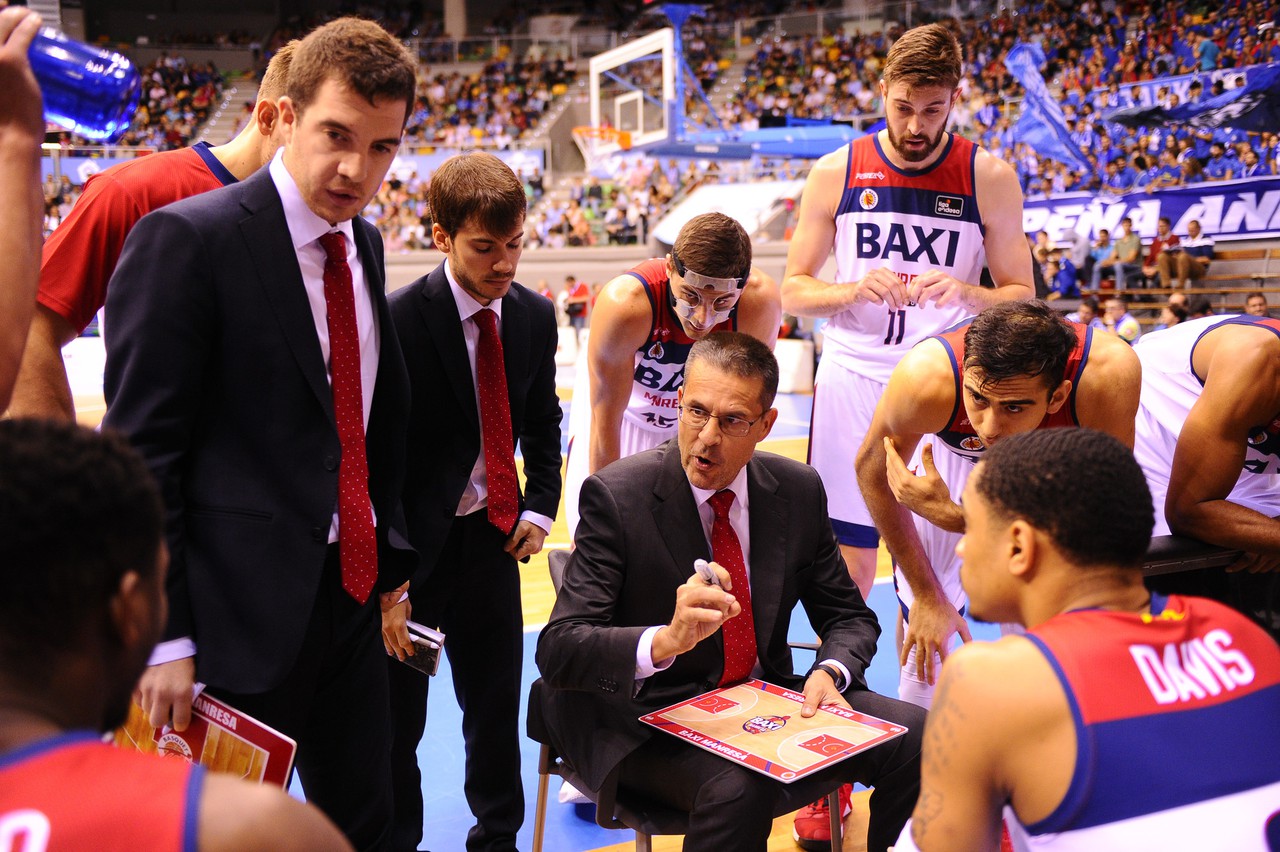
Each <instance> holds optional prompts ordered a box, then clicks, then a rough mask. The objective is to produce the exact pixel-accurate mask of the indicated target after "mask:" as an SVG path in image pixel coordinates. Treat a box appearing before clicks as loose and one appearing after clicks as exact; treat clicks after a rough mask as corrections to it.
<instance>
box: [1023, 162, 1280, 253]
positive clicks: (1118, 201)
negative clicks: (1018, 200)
mask: <svg viewBox="0 0 1280 852" xmlns="http://www.w3.org/2000/svg"><path fill="white" fill-rule="evenodd" d="M1126 216H1128V217H1130V218H1131V219H1133V229H1134V231H1135V232H1136V233H1137V234H1139V235H1140V236H1141V237H1142V238H1143V239H1151V238H1152V237H1154V236H1155V233H1156V222H1157V220H1158V219H1159V218H1160V217H1161V216H1168V217H1169V219H1170V221H1171V222H1172V223H1173V232H1174V233H1175V234H1185V233H1187V222H1189V221H1191V220H1192V219H1196V220H1199V222H1200V227H1201V229H1203V231H1204V233H1205V234H1206V235H1207V236H1210V237H1213V238H1214V239H1215V240H1251V239H1260V238H1269V237H1280V177H1265V178H1248V179H1244V180H1228V181H1215V182H1213V183H1197V184H1193V185H1191V186H1177V187H1170V188H1168V189H1157V190H1154V191H1153V192H1146V191H1144V190H1139V191H1137V192H1129V193H1125V194H1123V195H1093V194H1092V193H1088V192H1070V193H1063V194H1061V195H1058V196H1056V197H1054V198H1050V199H1041V200H1034V201H1027V202H1025V203H1024V205H1023V210H1022V229H1023V230H1024V231H1026V232H1027V233H1028V234H1034V233H1035V232H1037V231H1047V232H1048V233H1049V237H1050V239H1052V240H1055V241H1057V240H1060V239H1061V238H1062V232H1063V231H1065V230H1067V229H1068V228H1070V229H1072V230H1074V231H1076V233H1079V234H1088V235H1089V237H1090V238H1093V237H1096V236H1097V235H1098V231H1099V230H1100V229H1103V228H1105V229H1106V230H1108V231H1110V232H1112V233H1115V230H1116V227H1117V226H1118V225H1119V224H1120V220H1121V219H1123V218H1124V217H1126Z"/></svg>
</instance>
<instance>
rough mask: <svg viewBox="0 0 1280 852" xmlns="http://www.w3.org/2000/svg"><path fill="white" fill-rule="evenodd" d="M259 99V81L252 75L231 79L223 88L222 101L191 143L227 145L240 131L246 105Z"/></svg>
mask: <svg viewBox="0 0 1280 852" xmlns="http://www.w3.org/2000/svg"><path fill="white" fill-rule="evenodd" d="M257 100H258V81H257V80H254V79H253V78H252V77H243V78H241V79H239V80H230V81H228V82H227V85H226V86H225V87H224V88H223V89H222V101H221V102H220V103H219V104H218V106H217V108H216V109H214V111H213V114H212V115H210V116H209V120H208V121H206V122H205V123H204V126H203V127H201V128H200V130H199V132H197V133H196V136H195V138H194V139H193V140H191V144H193V145H194V144H195V143H197V142H208V143H209V144H210V145H225V144H226V143H228V142H230V141H231V140H232V139H234V138H235V135H236V132H237V131H239V129H240V128H239V126H238V123H239V121H240V118H241V116H243V115H244V105H245V104H246V103H255V102H256V101H257Z"/></svg>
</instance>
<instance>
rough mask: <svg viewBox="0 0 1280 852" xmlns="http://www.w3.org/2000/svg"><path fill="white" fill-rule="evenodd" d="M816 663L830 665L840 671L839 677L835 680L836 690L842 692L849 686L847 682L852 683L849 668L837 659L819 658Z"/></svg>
mask: <svg viewBox="0 0 1280 852" xmlns="http://www.w3.org/2000/svg"><path fill="white" fill-rule="evenodd" d="M818 665H820V666H831V668H833V669H835V670H836V671H838V672H840V677H839V679H837V680H836V689H837V690H838V691H840V692H844V691H845V690H846V689H848V688H849V684H851V683H853V677H852V676H851V675H850V674H849V670H848V669H847V668H845V665H844V663H842V662H840V661H839V660H819V661H818Z"/></svg>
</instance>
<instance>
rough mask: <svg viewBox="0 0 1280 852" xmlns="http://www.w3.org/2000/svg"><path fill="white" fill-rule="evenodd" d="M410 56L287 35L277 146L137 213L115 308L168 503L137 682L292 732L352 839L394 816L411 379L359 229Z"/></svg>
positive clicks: (125, 393) (319, 795)
mask: <svg viewBox="0 0 1280 852" xmlns="http://www.w3.org/2000/svg"><path fill="white" fill-rule="evenodd" d="M415 69H416V62H415V60H414V57H413V55H412V54H411V53H409V51H408V50H406V49H405V47H404V45H402V44H401V43H400V42H399V41H397V40H396V39H394V38H392V37H391V36H390V35H388V34H387V33H386V31H385V30H383V29H382V28H381V27H379V26H378V25H376V24H373V23H371V22H368V21H361V20H357V19H354V18H344V19H339V20H337V21H334V22H331V23H329V24H327V25H325V26H324V27H321V28H320V29H318V30H316V31H314V32H313V33H311V34H310V35H308V36H307V37H306V38H305V39H304V40H303V41H302V42H301V43H300V44H299V45H298V48H297V52H296V55H295V57H294V64H293V66H292V68H291V69H290V70H291V73H290V78H289V83H288V88H287V96H286V97H284V98H281V100H280V102H279V108H280V121H281V122H282V123H283V128H284V133H285V147H284V148H283V149H282V151H281V152H280V153H279V154H277V156H276V157H275V159H274V160H272V162H271V164H270V166H269V167H268V168H266V169H262V170H260V171H258V172H257V173H256V174H255V175H253V176H252V177H251V178H249V179H248V180H245V181H243V182H241V183H238V184H234V185H232V186H228V187H225V188H223V189H219V190H214V191H213V192H210V193H206V194H203V195H199V196H196V197H194V198H189V199H186V200H183V201H180V202H177V203H175V204H172V205H170V206H167V207H164V208H162V209H160V210H158V211H156V212H154V213H152V214H150V215H148V216H146V217H144V218H143V219H142V220H141V221H140V222H139V223H138V225H137V226H136V227H135V228H134V230H133V231H132V233H131V234H130V235H129V238H128V240H127V241H126V243H125V247H124V252H123V255H122V257H121V259H120V262H119V264H118V266H117V269H116V272H115V274H114V275H113V277H112V279H111V284H110V287H109V291H108V292H109V295H108V300H107V312H108V313H109V314H110V315H111V318H112V323H111V325H112V329H111V331H110V332H109V333H108V335H107V340H106V343H107V367H106V380H105V389H106V398H107V405H108V410H107V415H106V419H105V421H104V422H105V424H106V425H107V426H109V427H112V428H114V429H118V430H120V431H121V432H123V433H124V434H125V435H126V436H127V437H128V438H129V440H130V442H131V443H132V444H133V445H134V446H135V447H136V448H137V449H138V450H139V451H140V452H141V453H142V455H143V457H144V458H145V459H146V461H147V463H148V465H149V466H150V468H151V470H152V471H153V472H154V474H155V475H156V479H157V481H158V482H159V483H160V487H161V490H162V493H163V496H164V500H165V504H166V510H167V516H168V517H167V538H168V547H169V551H170V553H171V556H172V567H171V569H170V576H169V580H168V584H167V585H168V597H169V622H168V625H167V628H166V631H165V634H164V639H165V640H167V641H165V642H162V643H161V645H160V646H158V647H157V651H156V654H154V655H153V656H152V659H151V663H152V665H151V666H150V667H149V668H148V670H147V672H146V673H145V674H144V675H143V677H142V679H141V681H140V682H139V690H138V696H139V698H140V700H141V702H142V705H143V708H144V709H145V710H147V712H148V713H149V714H150V716H151V721H152V723H153V724H157V725H158V724H161V723H165V722H169V721H172V723H173V725H174V726H175V727H176V728H178V729H182V728H184V727H185V726H186V725H187V723H188V720H189V716H190V709H191V698H192V694H191V690H192V683H193V680H197V679H198V680H200V681H202V682H204V683H205V684H207V685H208V689H209V690H210V691H211V692H212V693H214V694H217V695H218V696H220V697H223V698H225V699H226V700H228V701H229V702H230V703H232V704H233V705H235V706H237V707H239V708H240V709H241V710H243V711H245V712H247V713H249V714H250V715H253V716H256V717H258V718H260V719H261V720H262V721H264V722H266V723H267V724H269V725H272V726H273V727H276V728H278V729H279V730H281V731H283V732H284V733H286V734H288V735H289V736H291V737H294V738H295V739H297V740H298V770H299V774H300V776H301V778H302V783H303V787H304V788H305V790H306V794H307V798H308V799H309V800H310V801H312V802H313V803H315V804H317V805H319V807H320V808H321V809H322V810H324V811H325V812H326V813H328V814H329V815H330V816H331V817H332V818H333V820H334V822H336V823H337V824H338V826H339V827H340V828H341V829H342V830H343V831H344V833H346V834H347V836H348V837H349V838H350V839H351V840H352V842H353V843H354V845H356V846H357V847H361V848H374V847H376V846H378V845H379V844H380V843H381V840H382V837H383V835H384V833H385V832H386V829H387V825H388V824H389V822H390V819H391V807H392V805H391V784H390V763H389V750H390V732H389V729H390V718H389V710H388V703H387V699H386V695H387V675H386V663H385V661H384V659H383V656H384V655H383V654H382V652H381V648H380V646H379V641H378V640H379V613H378V610H379V605H378V604H379V594H378V593H379V592H382V593H384V598H385V599H386V601H387V602H388V603H392V602H394V599H395V598H398V597H399V595H398V594H395V593H394V592H393V591H392V590H394V589H396V588H397V587H400V586H402V585H403V584H404V582H405V581H406V580H407V579H408V577H409V575H410V573H411V572H412V570H413V567H414V564H415V562H414V554H413V553H412V550H411V548H410V547H409V545H408V543H407V541H405V540H404V538H403V537H402V536H400V535H397V533H396V532H395V530H394V529H392V526H393V524H395V523H396V522H397V519H398V518H399V516H400V502H399V501H400V491H401V485H402V477H403V468H404V436H405V427H406V423H407V419H408V410H409V396H408V394H409V387H408V376H407V374H406V371H405V366H404V361H403V359H402V357H401V355H400V347H399V344H398V342H397V340H396V333H395V327H394V325H393V324H392V322H391V315H390V313H389V312H388V310H387V304H386V296H385V293H384V285H383V266H382V242H381V240H380V238H379V236H378V232H377V230H376V229H375V228H374V227H373V226H372V225H370V224H369V223H368V222H365V221H364V220H362V219H359V218H358V216H359V213H360V211H361V209H363V207H364V206H365V204H367V203H368V201H369V200H370V199H371V198H372V197H373V195H374V193H375V192H376V191H377V189H378V186H379V185H380V184H381V183H382V179H383V177H384V175H385V174H386V171H387V169H388V167H389V166H390V165H391V161H392V159H393V158H394V156H395V154H396V151H397V149H398V147H399V143H400V137H401V134H402V133H403V130H404V124H405V121H406V119H407V116H408V112H409V109H410V107H411V105H412V103H413V98H414V83H415V80H414V75H415Z"/></svg>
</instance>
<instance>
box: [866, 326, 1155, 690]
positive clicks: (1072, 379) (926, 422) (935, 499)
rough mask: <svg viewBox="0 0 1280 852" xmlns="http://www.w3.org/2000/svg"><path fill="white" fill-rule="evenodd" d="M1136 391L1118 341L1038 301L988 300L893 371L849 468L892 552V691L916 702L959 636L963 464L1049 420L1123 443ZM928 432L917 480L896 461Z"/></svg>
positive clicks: (1131, 358)
mask: <svg viewBox="0 0 1280 852" xmlns="http://www.w3.org/2000/svg"><path fill="white" fill-rule="evenodd" d="M1140 388H1141V375H1140V368H1139V366H1138V358H1137V356H1136V355H1134V354H1133V350H1132V349H1131V348H1130V347H1129V345H1128V344H1127V343H1125V342H1124V341H1122V340H1120V339H1119V338H1118V337H1116V336H1114V335H1110V334H1097V333H1095V331H1094V329H1093V328H1090V327H1089V326H1084V325H1079V324H1077V323H1069V322H1067V321H1066V320H1064V319H1062V318H1061V317H1060V316H1059V315H1058V314H1057V312H1055V311H1054V310H1053V309H1052V308H1050V307H1049V306H1048V305H1046V304H1045V303H1044V302H1041V301H1034V302H1005V303H1002V304H999V305H995V306H993V307H990V308H988V309H987V310H985V311H983V312H982V313H981V314H979V315H978V316H977V317H976V318H974V319H973V321H972V322H970V323H968V324H967V325H965V326H963V327H960V328H957V329H954V330H952V331H949V332H946V333H944V334H941V335H938V336H937V337H934V338H930V339H929V340H925V341H923V342H921V343H920V344H919V345H918V346H916V347H915V348H914V349H912V350H911V352H909V353H908V354H907V355H906V357H904V358H903V359H902V362H901V363H900V364H898V366H897V368H895V369H894V371H893V375H892V376H891V377H890V379H889V386H888V388H887V389H886V390H885V393H884V396H883V397H882V398H881V399H880V404H879V405H878V406H876V411H875V416H874V417H873V418H872V420H871V427H870V429H869V430H868V431H867V435H866V439H865V440H864V441H863V444H862V448H861V449H860V450H859V451H858V460H857V473H858V483H859V485H860V486H861V487H862V494H863V497H864V498H865V499H866V501H867V508H868V509H869V510H870V511H871V517H872V518H873V519H874V520H875V522H876V528H877V529H879V530H880V531H881V532H882V533H883V534H884V537H885V543H886V544H887V545H888V547H889V553H890V554H891V555H892V556H893V558H894V562H895V565H896V574H895V577H894V580H895V583H894V585H895V587H896V588H897V590H898V599H899V602H900V603H901V611H902V612H903V613H905V635H904V637H903V641H902V647H901V648H900V654H901V657H900V659H901V663H902V669H901V671H900V673H899V684H898V697H899V698H901V699H902V700H904V701H910V702H912V703H914V704H919V705H920V706H922V707H926V708H927V707H928V706H929V703H930V700H931V698H932V694H933V687H932V684H933V682H934V680H935V679H936V677H937V668H938V665H939V664H940V663H941V661H942V660H943V659H944V658H945V657H946V656H947V650H948V648H949V646H950V643H951V641H952V638H953V636H954V635H955V634H957V633H958V634H959V635H960V637H961V638H962V639H964V640H966V641H967V640H968V639H969V629H968V627H967V626H966V624H965V620H964V617H963V615H962V612H963V610H964V608H965V599H964V591H963V590H962V589H961V588H960V577H959V572H960V560H959V558H958V557H957V556H956V554H955V547H956V542H957V541H958V540H959V538H960V535H961V534H962V533H963V532H964V519H963V516H962V514H961V511H960V507H959V506H958V505H956V504H955V503H954V502H953V499H954V497H958V496H959V494H960V492H961V491H962V490H963V488H964V483H965V481H966V480H967V479H968V477H969V474H970V472H971V471H972V470H973V465H974V462H975V461H977V460H978V459H980V458H982V454H983V453H984V452H985V451H986V450H987V448H989V447H991V446H992V445H993V444H997V443H999V442H1000V441H1003V440H1005V439H1006V438H1008V437H1009V436H1010V435H1016V434H1019V433H1022V432H1028V431H1031V430H1033V429H1045V428H1054V427H1060V426H1089V427H1092V428H1094V429H1101V430H1102V431H1104V432H1107V433H1109V434H1111V435H1113V436H1114V437H1116V438H1118V439H1119V440H1121V441H1123V442H1124V443H1126V444H1129V445H1132V444H1133V418H1134V415H1135V413H1136V412H1137V410H1138V393H1139V390H1140ZM931 433H934V434H937V440H936V442H935V443H934V444H926V445H925V446H924V448H923V450H922V452H921V466H922V468H923V474H924V475H923V476H916V475H913V474H912V472H911V471H909V470H908V469H907V466H906V465H905V464H904V463H903V461H902V460H903V459H904V458H911V456H912V453H914V452H915V449H916V446H917V445H918V444H919V442H920V439H921V438H922V437H923V436H925V435H928V434H931ZM1082 475H1085V476H1086V477H1087V476H1088V474H1082ZM1098 475H1100V476H1101V475H1105V473H1104V472H1101V471H1100V472H1098Z"/></svg>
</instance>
